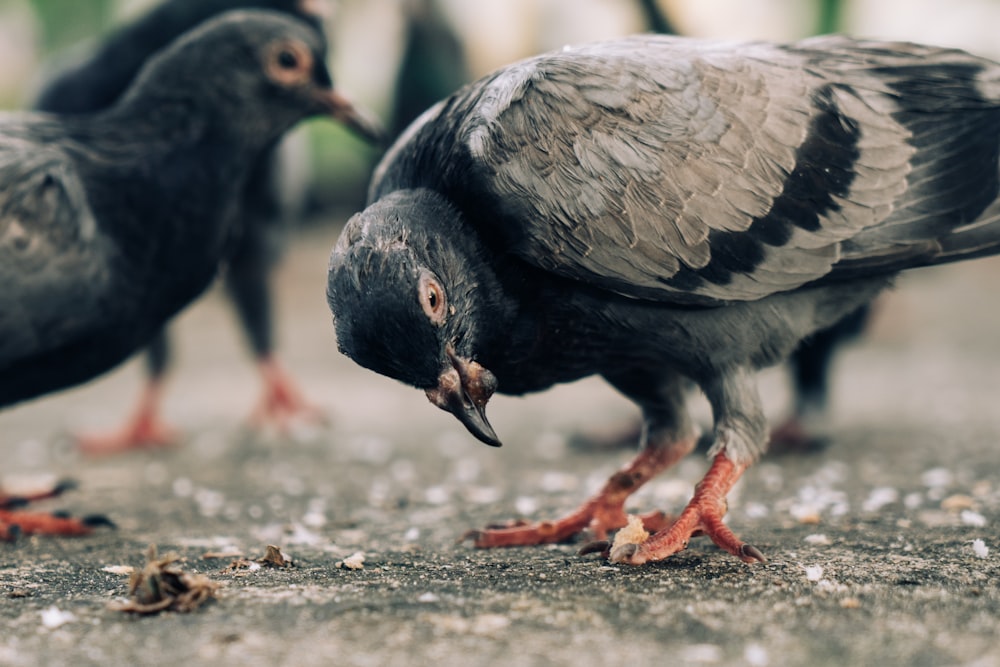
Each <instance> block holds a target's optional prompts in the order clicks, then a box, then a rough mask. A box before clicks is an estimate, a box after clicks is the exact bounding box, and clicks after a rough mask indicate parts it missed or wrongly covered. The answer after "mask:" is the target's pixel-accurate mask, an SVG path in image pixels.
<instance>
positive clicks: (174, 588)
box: [110, 544, 219, 614]
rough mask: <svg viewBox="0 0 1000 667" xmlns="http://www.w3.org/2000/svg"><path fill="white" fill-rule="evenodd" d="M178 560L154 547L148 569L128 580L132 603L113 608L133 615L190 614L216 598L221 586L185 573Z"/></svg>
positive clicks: (203, 576)
mask: <svg viewBox="0 0 1000 667" xmlns="http://www.w3.org/2000/svg"><path fill="white" fill-rule="evenodd" d="M179 560H180V556H178V555H177V554H175V553H169V554H167V555H165V556H163V557H159V556H158V555H157V553H156V546H155V545H152V544H151V545H150V546H149V549H148V550H147V551H146V565H145V567H143V568H142V570H140V571H138V572H133V573H132V576H131V577H129V583H128V593H129V600H127V601H125V602H112V603H111V605H110V607H111V609H114V610H115V611H123V612H129V613H134V614H156V613H159V612H161V611H164V610H170V611H179V612H189V611H193V610H195V609H197V608H198V607H200V606H201V605H202V604H204V603H205V602H207V601H208V600H210V599H212V598H214V597H215V592H216V591H217V590H218V589H219V584H218V583H217V582H214V581H212V580H211V579H209V578H208V577H206V576H205V575H203V574H191V573H189V572H184V571H183V570H181V569H180V567H179V565H178V561H179Z"/></svg>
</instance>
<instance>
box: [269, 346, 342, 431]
mask: <svg viewBox="0 0 1000 667" xmlns="http://www.w3.org/2000/svg"><path fill="white" fill-rule="evenodd" d="M258 367H259V369H260V374H261V378H262V379H263V382H264V395H263V396H262V397H261V399H260V402H259V403H258V404H257V407H256V408H254V411H253V413H252V414H251V416H250V422H251V423H252V424H253V425H254V426H257V427H260V426H264V425H266V424H272V425H275V426H277V427H278V428H279V430H282V431H286V430H288V427H289V426H290V425H291V424H292V423H294V422H305V423H311V424H324V423H326V415H325V414H324V413H323V411H322V410H321V409H319V408H317V407H316V406H314V405H312V404H311V403H309V401H307V400H306V399H305V397H304V396H303V395H302V392H301V391H300V390H299V388H298V386H297V385H296V383H295V381H294V380H292V377H291V375H289V374H288V372H287V371H286V370H285V369H284V367H282V366H281V364H279V363H278V362H277V360H275V359H274V358H273V357H270V356H269V357H264V358H262V359H261V360H260V361H259V362H258Z"/></svg>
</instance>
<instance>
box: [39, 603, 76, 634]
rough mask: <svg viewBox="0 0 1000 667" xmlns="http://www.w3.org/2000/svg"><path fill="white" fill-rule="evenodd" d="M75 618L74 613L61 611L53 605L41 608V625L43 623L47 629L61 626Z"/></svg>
mask: <svg viewBox="0 0 1000 667" xmlns="http://www.w3.org/2000/svg"><path fill="white" fill-rule="evenodd" d="M75 620H76V615H74V614H73V612H71V611H63V610H62V609H59V608H58V607H56V606H55V605H52V606H51V607H49V608H48V609H44V610H42V625H44V626H45V627H46V628H48V629H49V630H55V629H56V628H58V627H60V626H63V625H65V624H67V623H72V622H73V621H75Z"/></svg>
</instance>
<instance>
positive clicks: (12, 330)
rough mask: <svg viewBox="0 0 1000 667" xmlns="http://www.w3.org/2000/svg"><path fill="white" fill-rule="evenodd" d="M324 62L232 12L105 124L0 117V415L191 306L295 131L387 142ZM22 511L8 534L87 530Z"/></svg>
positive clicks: (196, 34) (116, 353)
mask: <svg viewBox="0 0 1000 667" xmlns="http://www.w3.org/2000/svg"><path fill="white" fill-rule="evenodd" d="M325 58H326V44H325V40H324V39H323V38H322V35H321V34H320V33H319V32H318V31H317V30H316V27H315V25H310V24H308V23H304V22H302V21H300V20H298V19H294V18H292V17H290V16H288V15H287V14H282V13H276V12H270V11H267V12H264V11H237V12H227V13H225V14H223V15H220V16H219V17H217V18H216V19H213V20H211V21H208V22H205V23H203V24H202V25H201V26H200V27H199V28H196V29H194V30H192V31H189V32H187V33H185V34H184V35H182V36H181V37H180V38H178V39H177V40H175V41H174V42H172V43H171V44H170V45H169V46H167V47H166V48H165V49H163V50H161V51H160V52H159V53H158V54H157V55H155V56H154V57H152V58H150V59H149V60H148V61H147V62H146V63H145V65H144V66H143V67H142V68H141V70H140V72H139V73H138V75H136V76H135V77H134V79H133V81H132V83H131V84H130V85H129V86H128V87H127V89H126V91H125V92H124V93H123V94H122V95H120V96H119V97H118V99H117V101H116V102H114V103H113V104H112V105H111V106H109V107H107V108H106V109H104V110H102V111H99V112H96V113H93V114H65V115H62V114H49V113H38V112H35V113H10V114H5V115H3V116H0V282H2V283H3V284H4V289H3V291H2V292H0V407H4V406H9V405H12V404H15V403H18V402H20V401H24V400H27V399H31V398H35V397H37V396H41V395H43V394H46V393H49V392H53V391H57V390H59V389H63V388H66V387H70V386H74V385H76V384H79V383H82V382H85V381H87V380H89V379H91V378H93V377H95V376H97V375H98V374H100V373H103V372H105V371H107V370H109V369H110V368H112V367H114V366H115V365H117V364H119V363H121V362H122V361H123V360H125V359H126V358H128V357H129V356H130V355H131V354H133V353H134V352H135V351H136V350H137V349H139V348H140V347H141V346H143V345H146V344H148V342H149V340H150V339H151V338H152V337H153V336H155V335H156V334H157V332H158V331H159V330H160V328H161V327H162V326H163V325H164V323H165V322H166V321H167V320H168V319H169V318H171V317H172V316H173V315H175V314H176V313H177V312H178V311H179V310H180V309H182V308H184V307H185V306H186V305H187V304H189V303H190V302H191V301H192V300H193V299H195V298H197V297H198V296H199V295H200V294H201V293H202V292H203V291H204V290H205V289H206V288H207V287H208V286H209V285H210V284H211V282H212V281H213V279H214V277H215V276H216V274H217V272H218V270H219V267H220V265H221V263H222V262H223V260H225V259H226V258H227V257H229V256H230V254H231V253H232V252H233V248H234V247H236V246H237V245H238V244H239V243H240V237H241V234H242V231H243V227H244V225H243V222H242V210H241V207H242V205H243V202H244V200H245V193H246V185H247V182H248V180H249V179H250V178H251V175H252V173H253V171H254V169H255V167H256V165H258V164H259V161H260V159H261V157H262V156H263V155H265V154H266V153H267V151H269V150H270V149H271V148H272V147H273V146H274V145H275V143H276V142H277V141H278V140H280V138H281V137H282V135H283V134H284V133H285V132H287V131H288V130H289V129H291V128H292V127H293V126H294V125H295V124H297V123H298V122H299V121H301V120H304V119H305V118H308V117H312V116H318V115H327V116H331V117H333V118H336V119H339V120H341V121H342V122H344V123H345V124H347V125H348V126H350V127H351V128H352V129H354V130H355V131H357V132H358V133H360V134H361V135H362V136H365V137H367V138H369V139H373V140H374V139H377V138H378V135H379V132H380V130H379V129H378V128H377V127H376V126H374V125H372V124H371V122H370V121H369V119H368V117H367V116H365V115H363V114H361V113H360V112H358V111H357V110H356V109H355V108H354V107H353V106H352V105H351V104H350V103H349V102H348V101H347V100H346V99H345V98H344V97H343V96H342V95H340V94H339V93H338V92H336V91H334V90H333V87H332V82H331V79H330V75H329V72H328V71H327V68H326V65H325ZM27 499H28V498H25V497H21V498H15V499H11V498H8V497H5V498H4V499H3V500H2V501H0V508H3V507H5V508H6V509H0V512H2V513H0V523H2V524H3V525H4V530H5V531H6V532H5V534H9V533H10V531H9V529H8V527H9V526H12V525H17V526H21V527H22V528H23V529H27V528H31V529H32V530H38V531H42V530H47V531H50V532H63V533H66V532H70V533H72V532H77V533H79V532H86V531H87V530H89V528H90V526H91V523H92V522H91V523H87V522H86V521H75V522H72V524H71V525H67V523H66V522H65V521H63V520H62V519H61V518H59V517H55V519H56V520H54V521H49V522H46V520H45V518H44V517H39V516H38V515H25V514H23V513H21V512H18V511H17V510H12V509H10V507H11V506H12V505H17V504H19V503H21V502H24V501H25V500H27ZM49 518H50V519H51V518H52V517H49Z"/></svg>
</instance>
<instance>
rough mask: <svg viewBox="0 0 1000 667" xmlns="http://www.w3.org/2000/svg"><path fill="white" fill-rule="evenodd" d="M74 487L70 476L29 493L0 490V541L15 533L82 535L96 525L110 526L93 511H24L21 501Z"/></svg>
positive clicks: (108, 522)
mask: <svg viewBox="0 0 1000 667" xmlns="http://www.w3.org/2000/svg"><path fill="white" fill-rule="evenodd" d="M75 487H76V482H74V481H73V480H61V481H59V482H57V483H56V484H54V485H53V486H52V487H50V488H48V489H42V490H39V491H36V492H32V493H21V494H17V495H5V494H4V493H2V492H0V542H6V541H11V540H14V539H16V538H17V537H18V536H19V535H33V534H41V535H86V534H88V533H90V532H92V531H93V530H94V528H97V527H98V526H109V527H111V528H114V526H115V524H114V523H112V522H111V520H109V519H108V518H107V517H105V516H102V515H98V514H94V515H89V516H84V517H78V518H73V517H70V516H68V515H67V514H65V513H62V512H53V513H44V512H25V511H23V510H21V509H16V510H15V509H14V508H21V507H24V506H25V505H27V504H29V503H32V502H35V501H37V500H43V499H46V498H55V497H56V496H59V495H61V494H63V493H64V492H66V491H68V490H70V489H73V488H75Z"/></svg>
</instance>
